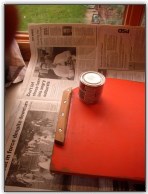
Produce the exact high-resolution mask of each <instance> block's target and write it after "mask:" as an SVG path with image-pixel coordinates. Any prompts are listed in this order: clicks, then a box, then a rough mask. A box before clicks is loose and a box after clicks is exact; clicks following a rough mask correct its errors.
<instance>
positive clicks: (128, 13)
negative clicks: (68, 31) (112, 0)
mask: <svg viewBox="0 0 148 194" xmlns="http://www.w3.org/2000/svg"><path fill="white" fill-rule="evenodd" d="M144 13H145V4H139V5H125V10H124V14H123V25H125V26H126V25H129V26H140V25H141V23H142V19H143V16H144ZM15 39H16V41H17V42H18V44H19V47H20V50H21V52H22V56H23V58H24V60H25V61H29V60H30V57H31V53H30V44H29V33H28V32H26V31H17V32H16V35H15Z"/></svg>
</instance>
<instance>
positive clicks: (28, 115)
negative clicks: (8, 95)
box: [5, 101, 59, 190]
mask: <svg viewBox="0 0 148 194" xmlns="http://www.w3.org/2000/svg"><path fill="white" fill-rule="evenodd" d="M18 107H19V109H18V114H17V116H16V118H15V120H14V122H13V125H12V129H11V132H12V133H11V135H10V138H9V141H8V143H7V147H6V150H5V178H6V179H5V188H6V190H7V186H9V187H12V186H14V187H15V186H18V187H25V188H32V189H45V190H46V189H47V190H50V189H51V183H52V184H53V183H54V181H57V180H55V177H56V176H55V175H53V174H51V173H50V169H49V168H50V160H51V159H50V158H51V155H52V149H53V143H54V135H55V128H56V123H57V116H58V109H59V104H58V103H57V102H51V103H50V102H48V103H47V102H46V103H45V102H44V103H43V102H32V101H20V104H19V106H18ZM56 179H57V178H56ZM53 185H54V184H53ZM55 187H56V185H55ZM9 189H10V188H9ZM56 189H57V188H56Z"/></svg>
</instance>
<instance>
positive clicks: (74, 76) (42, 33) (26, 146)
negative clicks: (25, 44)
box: [5, 24, 145, 191]
mask: <svg viewBox="0 0 148 194" xmlns="http://www.w3.org/2000/svg"><path fill="white" fill-rule="evenodd" d="M144 33H145V31H144V28H143V27H128V28H126V27H123V26H100V25H94V24H93V25H92V24H91V25H89V24H87V25H86V24H31V25H30V26H29V38H30V47H31V59H30V62H29V65H28V68H27V71H26V74H25V78H24V81H23V85H22V87H21V90H20V92H19V96H18V99H17V100H16V103H15V105H14V109H13V111H12V114H11V116H10V119H9V122H8V123H7V124H6V130H7V131H9V132H8V133H7V137H5V139H6V140H5V141H6V148H5V191H42V190H46V191H51V190H52V191H53V190H56V191H61V190H65V176H64V175H57V174H51V173H50V160H51V155H52V149H53V144H54V135H55V130H56V123H57V118H58V112H59V108H60V101H61V98H62V94H63V91H64V90H65V89H67V88H68V87H72V88H75V87H78V86H79V77H80V75H81V73H83V72H84V71H100V72H102V73H103V74H104V75H106V77H116V78H120V79H128V80H134V81H142V82H144V81H145V73H144V66H145V47H144V46H143V45H144V44H145V39H144V38H145V34H144ZM133 36H134V38H133ZM137 37H138V40H137ZM139 39H140V40H141V41H140V40H139ZM141 42H142V43H143V44H142V43H141ZM139 44H140V46H139ZM125 70H126V71H125ZM66 180H67V179H66ZM74 180H76V179H75V178H72V179H71V181H69V182H70V183H69V182H68V183H67V184H73V182H75V181H74ZM90 180H91V179H90ZM102 180H103V179H102ZM100 181H101V180H100ZM100 181H98V185H97V184H95V186H94V188H92V190H93V189H94V191H96V190H98V187H99V182H100ZM87 182H92V180H91V181H88V179H87ZM111 185H113V184H112V181H109V188H110V189H111V190H113V186H111ZM90 187H91V186H90ZM90 187H89V186H88V187H87V188H85V189H86V191H88V189H90ZM101 187H102V182H101ZM67 188H70V190H72V191H74V190H77V186H76V185H75V186H71V187H70V186H68V187H67ZM92 190H91V191H92Z"/></svg>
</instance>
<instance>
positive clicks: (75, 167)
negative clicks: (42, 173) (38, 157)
mask: <svg viewBox="0 0 148 194" xmlns="http://www.w3.org/2000/svg"><path fill="white" fill-rule="evenodd" d="M50 168H51V171H52V172H58V173H65V174H77V175H78V174H79V175H93V176H102V177H112V178H123V179H132V180H139V181H143V180H145V84H144V83H139V82H134V81H127V80H119V79H111V78H110V79H109V78H108V79H106V83H105V85H104V89H103V94H102V98H101V101H100V102H99V103H98V104H95V105H86V104H85V103H83V102H81V101H80V100H79V96H78V88H76V89H74V90H73V91H72V99H71V104H70V110H69V118H68V124H67V132H66V137H65V144H64V145H63V146H60V145H57V144H54V149H53V155H52V160H51V166H50Z"/></svg>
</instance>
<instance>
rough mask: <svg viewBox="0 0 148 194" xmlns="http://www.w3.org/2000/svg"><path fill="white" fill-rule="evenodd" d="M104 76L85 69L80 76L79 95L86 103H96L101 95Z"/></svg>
mask: <svg viewBox="0 0 148 194" xmlns="http://www.w3.org/2000/svg"><path fill="white" fill-rule="evenodd" d="M104 83H105V77H104V75H103V74H101V73H98V72H95V71H87V72H84V73H82V75H81V76H80V86H79V97H80V99H81V100H82V101H83V102H85V103H86V104H94V103H97V102H98V100H99V99H100V97H101V94H102V91H103V86H104Z"/></svg>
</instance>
